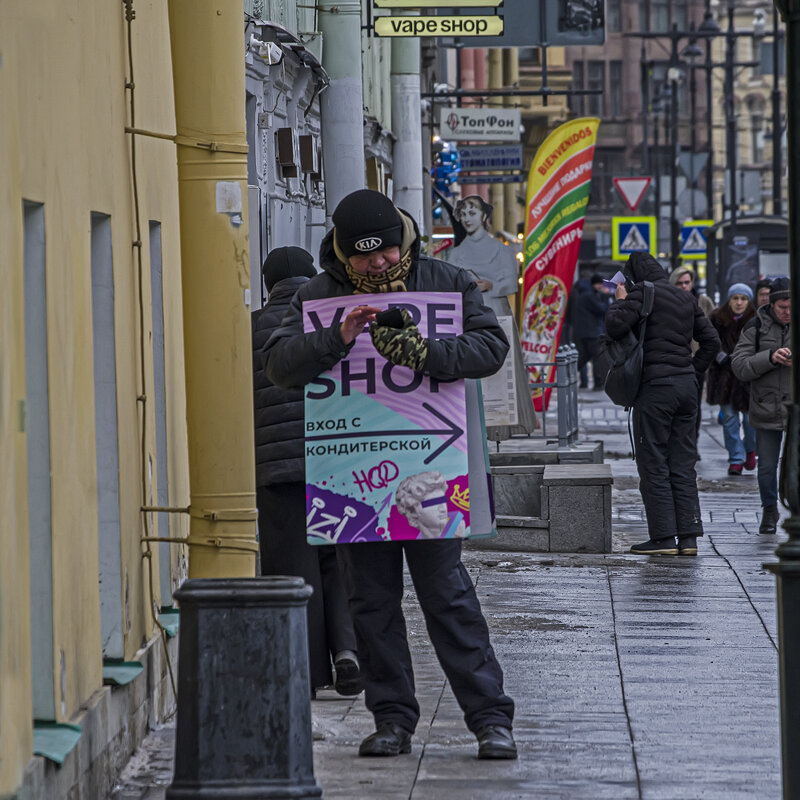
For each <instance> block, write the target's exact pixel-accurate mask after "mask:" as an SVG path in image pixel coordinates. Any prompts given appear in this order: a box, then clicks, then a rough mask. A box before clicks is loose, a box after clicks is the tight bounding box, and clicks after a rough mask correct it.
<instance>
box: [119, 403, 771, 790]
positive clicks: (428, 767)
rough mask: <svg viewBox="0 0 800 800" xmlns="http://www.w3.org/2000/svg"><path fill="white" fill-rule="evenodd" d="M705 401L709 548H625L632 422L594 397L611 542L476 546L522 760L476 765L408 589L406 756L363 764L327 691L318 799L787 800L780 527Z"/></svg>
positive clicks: (162, 749)
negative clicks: (684, 553) (608, 480)
mask: <svg viewBox="0 0 800 800" xmlns="http://www.w3.org/2000/svg"><path fill="white" fill-rule="evenodd" d="M706 412H707V416H708V419H707V420H704V423H703V426H702V431H701V437H700V452H701V456H702V461H701V462H700V463H699V465H698V476H699V485H700V487H701V505H702V510H703V519H704V524H705V529H706V536H705V538H704V539H702V540H701V544H700V554H699V556H698V557H697V558H689V557H649V558H648V557H640V556H633V555H630V554H628V553H627V550H628V548H629V547H630V545H631V544H633V543H634V542H636V541H641V540H643V539H646V538H647V533H646V525H645V522H644V517H643V513H642V508H641V502H640V499H639V493H638V490H637V488H636V487H637V482H636V478H635V474H636V473H635V464H634V463H633V462H632V461H631V460H630V458H629V455H628V454H629V444H628V434H627V422H626V420H627V415H625V414H624V412H622V410H620V409H616V408H614V407H613V406H612V405H611V404H610V403H608V401H607V400H605V396H604V395H602V393H599V392H581V413H580V416H581V438H582V439H602V440H603V442H604V445H605V450H606V458H607V461H608V462H609V463H611V464H612V469H613V472H614V476H615V486H614V490H613V507H614V552H613V553H611V554H608V555H556V554H528V553H525V554H521V553H508V554H504V553H497V552H491V553H488V552H479V551H468V552H466V553H465V563H466V564H467V567H468V569H469V570H470V573H471V574H472V576H473V579H474V580H475V582H476V584H477V590H478V594H479V597H480V600H481V603H482V605H483V609H484V613H485V615H486V618H487V620H488V623H489V627H490V629H491V632H492V641H493V644H494V647H495V650H496V651H497V653H498V657H499V659H500V662H501V664H502V665H503V668H504V670H505V676H506V691H507V692H508V694H510V695H511V696H512V697H513V698H514V699H515V701H516V704H517V711H516V720H515V737H516V740H517V745H518V748H519V760H518V761H510V762H509V761H506V762H487V761H478V760H477V759H476V757H475V755H476V752H477V747H476V743H475V739H474V737H473V736H472V735H471V734H470V733H469V732H468V731H467V729H466V727H465V726H464V723H463V719H462V714H461V711H460V709H459V708H458V705H457V704H456V701H455V699H454V697H453V695H452V693H451V691H450V689H449V686H448V684H447V682H446V680H445V678H444V675H443V674H442V672H441V669H440V667H439V665H438V662H437V661H436V658H435V655H434V654H433V651H432V648H431V646H430V643H429V641H428V638H427V634H426V633H425V629H424V623H423V621H422V616H421V614H420V612H419V610H418V607H417V605H416V602H415V598H414V595H413V591H412V589H411V587H410V584H409V588H408V589H407V598H406V605H405V607H406V611H407V619H408V627H409V641H410V643H411V647H412V652H413V656H414V662H415V672H416V678H417V689H418V698H419V701H420V705H421V708H422V718H421V720H420V724H419V726H418V728H417V731H416V734H415V736H414V739H413V745H412V752H411V754H410V755H407V756H400V757H398V758H394V759H362V758H358V756H357V755H356V753H357V748H358V743H359V741H360V740H361V739H362V738H363V737H364V736H366V735H367V734H369V733H370V732H371V731H372V730H373V725H372V719H371V715H369V713H368V712H367V711H366V709H365V708H364V704H363V699H362V698H361V697H359V698H356V699H355V700H352V699H346V698H341V697H339V696H338V695H336V693H335V692H332V691H330V692H329V691H321V692H319V693H318V697H317V700H315V701H314V702H313V703H312V710H313V717H314V733H315V742H314V766H315V775H316V777H317V780H318V781H319V782H320V784H321V785H322V788H323V796H324V797H326V798H347V800H358V798H382V799H383V798H387V799H391V800H394V799H395V798H397V799H398V800H399V799H400V798H407V799H409V800H433V798H436V800H447V798H453V799H455V798H458V800H467V799H468V798H491V799H492V800H501V799H502V800H506V799H510V798H537V799H538V798H565V799H566V798H568V799H569V800H572V799H573V798H587V799H592V800H594V799H595V798H596V799H599V798H614V799H615V800H616V799H617V798H664V800H682V799H683V798H687V799H688V798H720V800H721V799H722V798H725V800H730V799H731V798H759V800H768V799H769V798H776V800H777V798H779V797H780V739H779V712H778V677H777V676H778V673H777V649H776V645H777V633H776V608H775V580H774V577H773V576H772V575H771V574H769V573H768V572H766V571H765V570H764V569H763V568H762V564H763V563H764V562H772V561H775V557H774V549H775V546H776V544H777V542H778V541H779V540H780V538H782V536H779V537H764V536H759V535H758V533H757V530H758V522H759V519H760V504H759V501H758V491H757V488H756V481H755V476H754V474H746V475H744V476H742V477H740V478H736V479H729V478H727V476H726V474H725V473H726V470H727V459H726V453H725V450H724V448H723V446H722V429H721V427H720V426H719V425H717V424H716V422H715V418H714V416H713V411H712V409H709V408H708V407H706ZM517 446H522V443H519V442H514V448H515V449H516V447H517ZM503 447H506V445H503ZM173 746H174V729H173V728H171V727H169V726H168V727H166V728H164V729H162V730H160V731H156V732H154V733H153V734H151V735H150V736H149V737H148V740H147V742H146V743H145V746H144V747H143V748H141V749H140V750H139V751H138V752H137V754H136V755H135V756H134V759H133V760H132V761H131V762H130V763H129V765H128V767H127V768H126V772H125V774H124V775H123V780H122V781H121V782H120V786H119V788H118V790H117V792H116V793H115V794H114V795H113V797H114V800H134V799H135V800H143V799H145V798H146V799H147V800H161V798H163V797H164V790H165V787H166V785H168V784H169V782H170V780H171V754H172V748H173Z"/></svg>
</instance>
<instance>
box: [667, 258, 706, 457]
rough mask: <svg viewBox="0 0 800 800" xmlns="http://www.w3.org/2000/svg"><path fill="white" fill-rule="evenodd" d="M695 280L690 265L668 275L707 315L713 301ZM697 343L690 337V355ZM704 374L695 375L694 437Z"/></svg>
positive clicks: (672, 282)
mask: <svg viewBox="0 0 800 800" xmlns="http://www.w3.org/2000/svg"><path fill="white" fill-rule="evenodd" d="M696 280H697V273H696V272H695V271H694V270H693V269H691V267H685V266H681V267H677V268H676V269H674V270H672V272H671V273H670V275H669V282H670V283H671V284H672V285H673V286H677V287H678V288H679V289H683V291H684V292H691V293H692V294H693V295H694V296H695V298H696V300H697V305H699V306H700V309H701V310H702V312H703V313H704V314H705V315H706V316H707V317H708V316H710V315H711V312H712V311H713V310H714V301H713V300H712V299H711V298H710V297H709V296H708V295H706V294H700V292H698V291H697V286H696V285H695V282H696ZM698 347H699V344H698V343H697V341H696V340H695V339H692V355H694V354H695V353H696V352H697V348H698ZM705 382H706V376H705V373H698V375H697V419H696V420H695V423H694V433H695V438H697V437H698V436H699V435H700V423H701V422H702V421H703V388H704V386H705ZM697 460H698V461H699V460H700V453H699V451H698V452H697Z"/></svg>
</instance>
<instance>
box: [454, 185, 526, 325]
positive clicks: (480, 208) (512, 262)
mask: <svg viewBox="0 0 800 800" xmlns="http://www.w3.org/2000/svg"><path fill="white" fill-rule="evenodd" d="M453 216H454V218H455V219H456V220H457V221H458V222H460V223H461V225H462V226H463V228H464V230H465V232H466V236H465V237H464V240H463V241H462V242H461V243H460V244H458V245H456V246H455V247H451V248H449V249H448V250H447V251H446V252H445V253H444V259H445V260H446V261H449V262H450V263H451V264H455V265H456V266H457V267H462V268H464V269H468V270H470V271H471V272H472V273H474V275H475V277H476V278H477V280H476V283H477V284H478V288H479V289H480V290H481V291H482V292H483V295H484V302H485V303H486V305H487V306H489V308H491V309H492V310H493V311H494V312H495V313H496V314H500V315H506V314H509V313H510V312H511V308H510V306H509V304H508V302H500V301H501V300H505V299H506V298H507V297H508V296H509V295H511V294H516V292H517V289H519V285H518V283H517V278H518V276H519V265H518V264H517V258H516V255H515V254H514V251H513V249H512V248H510V247H508V246H507V245H504V244H503V243H502V242H501V241H499V240H498V239H495V238H494V236H492V233H491V220H492V206H491V205H489V203H487V202H486V201H485V200H484V199H483V198H482V197H479V196H478V195H476V194H470V195H467V196H466V197H462V198H461V200H459V201H458V202H457V203H456V206H455V209H454V211H453Z"/></svg>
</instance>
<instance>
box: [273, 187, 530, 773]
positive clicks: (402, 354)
mask: <svg viewBox="0 0 800 800" xmlns="http://www.w3.org/2000/svg"><path fill="white" fill-rule="evenodd" d="M333 223H334V226H335V227H334V228H333V230H331V231H330V232H329V233H328V234H327V236H326V237H325V239H324V240H323V242H322V246H321V248H320V266H321V267H322V269H323V272H322V274H320V275H317V276H316V277H315V278H312V279H311V280H310V281H309V282H308V283H306V284H304V285H303V286H302V287H301V288H300V290H299V291H298V293H297V294H296V295H295V297H294V299H293V300H292V304H291V306H290V308H289V311H288V313H287V315H286V317H285V318H284V320H283V324H282V325H281V327H280V328H279V329H278V330H277V331H275V333H274V334H273V335H272V337H271V338H270V340H269V342H267V345H266V347H265V348H264V358H265V362H264V366H265V370H266V373H267V375H268V376H269V377H270V379H271V380H272V381H273V382H275V383H276V384H278V385H279V386H284V387H286V388H290V387H302V386H304V385H305V384H307V383H309V382H310V381H312V380H314V379H315V378H316V377H317V376H318V375H320V374H321V373H322V372H324V371H325V370H327V369H329V368H330V367H332V366H333V365H334V364H336V363H337V362H338V361H340V360H341V359H343V358H344V357H345V356H346V355H347V353H348V352H349V350H350V349H351V348H352V346H353V343H354V342H355V339H356V337H357V336H359V335H362V334H363V333H364V331H365V326H366V325H367V324H369V323H374V320H375V315H376V313H377V312H378V311H379V309H377V308H375V307H372V306H368V305H364V306H359V307H357V308H356V309H354V310H353V311H351V312H350V313H349V314H348V315H347V316H346V317H345V318H344V320H343V321H342V322H341V324H336V323H334V324H333V325H331V327H329V328H322V329H321V330H316V331H314V332H311V333H304V332H303V322H302V304H303V302H304V301H307V300H314V299H317V298H327V297H341V296H345V295H353V294H374V293H389V292H397V291H411V292H413V291H425V292H436V291H440V292H459V293H460V294H461V295H462V298H463V320H462V322H463V324H462V330H463V333H462V334H460V335H458V336H452V337H448V338H443V339H428V338H424V337H422V336H421V334H420V332H419V330H418V329H417V327H416V326H415V325H414V324H413V323H411V324H410V325H409V324H408V320H406V324H405V325H404V327H403V328H391V327H388V326H384V325H377V324H373V325H372V327H371V329H370V335H371V338H372V341H373V344H374V346H375V349H376V351H377V353H378V354H380V355H381V356H382V357H383V358H385V359H386V360H387V361H391V362H392V363H394V364H398V365H401V366H406V367H410V368H411V369H413V370H415V371H417V372H422V373H423V374H426V375H430V376H431V377H432V378H435V379H437V380H440V381H447V380H454V379H457V378H481V377H485V376H487V375H491V374H493V373H494V372H496V371H497V370H498V369H499V368H500V366H501V364H502V363H503V360H504V358H505V356H506V353H507V352H508V341H507V339H506V337H505V335H504V334H503V331H502V329H501V328H500V326H499V325H498V323H497V318H496V317H495V315H494V312H493V311H491V309H489V308H487V307H486V306H484V305H483V301H482V298H481V293H480V291H479V289H478V287H477V285H476V284H475V281H474V280H473V279H472V278H471V277H470V275H469V273H467V272H466V271H464V270H462V269H459V268H458V267H454V266H452V265H450V264H446V263H445V262H443V261H439V260H438V259H433V258H428V257H426V256H423V255H420V252H419V233H418V231H417V228H416V225H415V224H414V221H413V220H412V219H411V218H410V217H409V216H408V215H406V214H405V213H404V212H402V211H400V210H399V209H397V208H396V207H395V206H394V205H393V203H392V202H391V201H390V200H389V199H388V198H387V197H386V196H385V195H382V194H380V193H379V192H375V191H372V190H369V189H362V190H359V191H356V192H353V193H351V194H349V195H348V196H347V197H345V198H344V199H343V200H342V201H341V202H340V203H339V205H338V206H337V207H336V210H335V211H334V212H333ZM337 547H338V548H340V557H341V559H342V562H343V564H344V569H345V580H346V582H347V589H348V594H349V599H350V611H351V613H352V615H353V622H354V625H355V631H356V638H357V641H358V657H359V661H360V663H361V671H362V675H363V678H364V690H365V701H366V705H367V708H368V709H369V710H370V711H371V712H372V714H373V716H374V718H375V727H376V730H375V732H374V733H373V734H371V735H370V736H368V737H367V738H366V739H364V741H363V742H361V746H360V748H359V755H361V756H397V755H399V754H401V753H409V752H411V736H412V734H413V733H414V730H415V728H416V725H417V722H418V720H419V714H420V709H419V704H418V703H417V700H416V697H415V687H414V673H413V669H412V665H411V654H410V652H409V648H408V641H407V639H406V626H405V620H404V618H403V612H402V599H403V591H404V587H403V558H404V556H405V560H406V562H407V564H408V569H409V572H410V574H411V579H412V581H413V583H414V588H415V590H416V594H417V598H418V601H419V604H420V606H421V607H422V611H423V614H424V615H425V622H426V625H427V628H428V633H429V635H430V638H431V641H432V643H433V646H434V648H435V650H436V655H437V656H438V658H439V662H440V663H441V665H442V668H443V669H444V672H445V674H446V675H447V678H448V680H449V681H450V685H451V687H452V689H453V693H454V694H455V696H456V699H457V700H458V702H459V705H460V706H461V708H462V710H463V712H464V718H465V720H466V723H467V727H468V728H469V729H470V730H471V731H472V732H473V733H474V734H475V735H476V737H477V739H478V757H479V758H516V757H517V749H516V745H515V743H514V739H513V736H512V734H511V728H512V720H513V715H514V702H513V701H512V700H511V698H510V697H508V696H507V695H506V694H505V693H504V691H503V672H502V670H501V668H500V665H499V663H498V661H497V658H496V656H495V654H494V650H493V649H492V646H491V643H490V641H489V629H488V626H487V625H486V621H485V619H484V617H483V614H482V612H481V608H480V603H479V602H478V598H477V595H476V593H475V587H474V586H473V584H472V580H471V579H470V577H469V574H468V573H467V571H466V569H465V568H464V565H463V564H462V563H461V541H460V540H459V539H437V540H428V541H396V542H367V543H359V544H341V545H337Z"/></svg>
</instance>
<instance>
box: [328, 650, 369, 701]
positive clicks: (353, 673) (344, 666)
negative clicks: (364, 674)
mask: <svg viewBox="0 0 800 800" xmlns="http://www.w3.org/2000/svg"><path fill="white" fill-rule="evenodd" d="M333 666H334V669H335V670H336V680H335V681H334V682H333V688H334V689H336V691H337V692H338V693H339V694H340V695H343V696H344V697H354V696H355V695H357V694H360V693H361V690H362V689H363V688H364V682H363V681H362V679H361V670H360V669H359V666H358V660H357V659H356V657H355V655H354V654H353V655H351V654H350V652H349V651H346V652H345V653H343V654H340V655H338V656H337V657H336V660H335V661H334V662H333Z"/></svg>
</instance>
